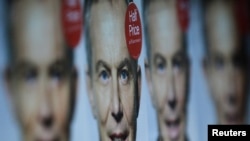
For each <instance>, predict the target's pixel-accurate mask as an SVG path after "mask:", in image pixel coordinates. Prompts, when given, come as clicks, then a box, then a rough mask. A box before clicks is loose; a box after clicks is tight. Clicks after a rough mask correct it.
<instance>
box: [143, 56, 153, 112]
mask: <svg viewBox="0 0 250 141" xmlns="http://www.w3.org/2000/svg"><path fill="white" fill-rule="evenodd" d="M144 65H145V73H146V80H147V85H148V90H149V93H150V96H151V100H152V103H153V105H154V107H155V106H156V99H155V97H154V94H153V88H152V87H153V86H152V85H153V84H152V78H151V75H150V68H149V62H148V60H147V59H145V60H144Z"/></svg>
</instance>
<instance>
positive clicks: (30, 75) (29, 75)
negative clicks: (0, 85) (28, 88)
mask: <svg viewBox="0 0 250 141" xmlns="http://www.w3.org/2000/svg"><path fill="white" fill-rule="evenodd" d="M23 77H24V79H25V81H29V82H30V81H34V80H35V79H36V78H37V72H36V70H26V71H25V72H24V74H23Z"/></svg>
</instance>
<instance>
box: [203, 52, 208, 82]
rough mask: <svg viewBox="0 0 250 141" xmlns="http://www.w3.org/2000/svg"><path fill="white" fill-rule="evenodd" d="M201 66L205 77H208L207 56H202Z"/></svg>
mask: <svg viewBox="0 0 250 141" xmlns="http://www.w3.org/2000/svg"><path fill="white" fill-rule="evenodd" d="M202 68H203V72H204V74H205V77H206V78H208V57H207V56H206V57H204V58H203V60H202Z"/></svg>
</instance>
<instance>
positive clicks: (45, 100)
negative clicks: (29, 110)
mask: <svg viewBox="0 0 250 141" xmlns="http://www.w3.org/2000/svg"><path fill="white" fill-rule="evenodd" d="M42 78H43V79H40V85H39V86H40V90H39V91H40V97H39V98H40V99H39V100H40V103H39V110H38V120H39V123H40V125H41V126H42V127H43V128H52V126H53V123H54V117H53V109H52V103H51V102H52V99H51V98H52V97H51V93H50V86H49V85H48V83H47V82H48V81H47V79H46V77H42Z"/></svg>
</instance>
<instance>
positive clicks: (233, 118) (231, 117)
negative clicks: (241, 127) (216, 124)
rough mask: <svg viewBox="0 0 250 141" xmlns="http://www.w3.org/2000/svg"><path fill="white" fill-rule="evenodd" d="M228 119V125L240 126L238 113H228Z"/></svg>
mask: <svg viewBox="0 0 250 141" xmlns="http://www.w3.org/2000/svg"><path fill="white" fill-rule="evenodd" d="M225 118H226V124H231V125H232V124H240V122H241V121H240V116H239V114H238V113H230V112H228V113H226V114H225Z"/></svg>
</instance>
